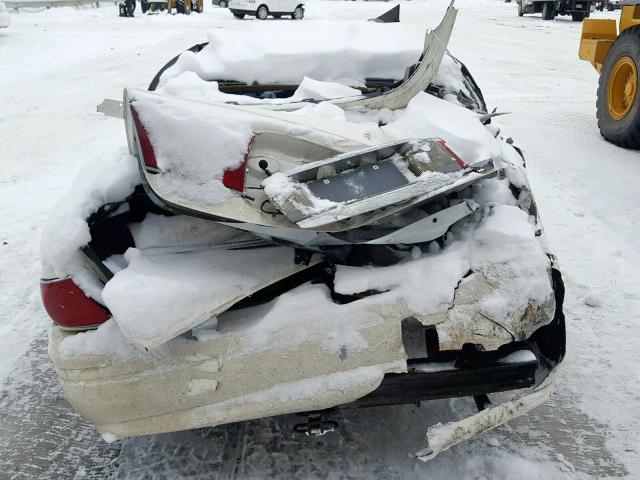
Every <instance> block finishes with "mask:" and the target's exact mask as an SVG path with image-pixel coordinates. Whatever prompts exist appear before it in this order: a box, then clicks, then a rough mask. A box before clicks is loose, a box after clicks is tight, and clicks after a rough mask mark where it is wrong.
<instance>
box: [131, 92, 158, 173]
mask: <svg viewBox="0 0 640 480" xmlns="http://www.w3.org/2000/svg"><path fill="white" fill-rule="evenodd" d="M129 108H130V109H131V116H132V117H133V124H134V125H135V127H136V134H137V135H138V143H139V144H140V154H141V155H142V161H143V162H144V164H145V165H146V166H147V167H150V168H156V169H157V168H158V162H157V161H156V154H155V152H154V151H153V145H151V140H149V134H148V133H147V129H146V128H144V125H143V124H142V122H141V121H140V116H139V115H138V112H137V111H136V109H135V108H134V107H133V105H129Z"/></svg>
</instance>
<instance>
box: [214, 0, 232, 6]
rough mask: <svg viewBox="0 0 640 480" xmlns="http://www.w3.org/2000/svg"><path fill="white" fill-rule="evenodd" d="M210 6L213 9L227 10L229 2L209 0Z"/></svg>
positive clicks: (225, 0)
mask: <svg viewBox="0 0 640 480" xmlns="http://www.w3.org/2000/svg"><path fill="white" fill-rule="evenodd" d="M211 5H213V6H214V7H215V6H218V7H220V8H227V7H228V6H229V0H211Z"/></svg>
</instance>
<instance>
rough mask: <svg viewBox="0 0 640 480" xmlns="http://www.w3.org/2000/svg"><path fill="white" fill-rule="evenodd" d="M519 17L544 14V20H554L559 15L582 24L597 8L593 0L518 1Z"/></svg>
mask: <svg viewBox="0 0 640 480" xmlns="http://www.w3.org/2000/svg"><path fill="white" fill-rule="evenodd" d="M517 2H518V15H519V16H520V17H522V16H523V15H524V14H525V13H542V19H543V20H553V19H554V18H555V17H557V16H558V15H571V19H572V20H573V21H574V22H581V21H582V20H584V19H585V18H587V17H589V15H590V13H591V10H592V9H594V8H595V4H594V2H592V0H553V1H549V0H517Z"/></svg>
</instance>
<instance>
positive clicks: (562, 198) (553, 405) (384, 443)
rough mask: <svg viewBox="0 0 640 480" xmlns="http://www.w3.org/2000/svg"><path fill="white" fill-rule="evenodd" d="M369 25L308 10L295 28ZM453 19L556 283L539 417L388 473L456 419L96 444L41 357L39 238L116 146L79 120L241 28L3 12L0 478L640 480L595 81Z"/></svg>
mask: <svg viewBox="0 0 640 480" xmlns="http://www.w3.org/2000/svg"><path fill="white" fill-rule="evenodd" d="M445 6H446V2H445V0H430V1H429V2H424V3H423V2H419V3H418V2H409V3H403V4H402V7H401V8H402V11H403V14H402V19H403V21H408V22H412V23H415V24H417V25H423V24H425V25H431V26H433V25H435V24H436V23H437V22H438V21H439V19H440V17H441V15H442V13H443V12H444V9H445ZM388 7H390V4H389V3H384V4H383V3H352V2H349V3H345V2H321V1H318V0H311V1H310V2H309V3H308V4H307V18H306V19H305V20H304V21H309V22H311V21H313V20H314V19H327V18H369V17H372V16H375V15H378V14H379V13H381V12H383V11H385V10H386V9H387V8H388ZM458 7H459V8H460V10H461V11H460V13H459V15H458V23H457V26H456V29H455V31H454V35H453V39H452V42H451V45H450V46H451V50H452V52H453V53H454V54H455V55H457V56H459V57H460V58H461V59H462V60H463V61H464V62H465V63H466V64H467V66H468V67H469V69H470V70H471V72H472V73H473V74H474V76H475V77H476V80H477V81H478V83H479V84H480V86H481V87H482V89H483V91H484V93H485V97H486V99H487V103H488V104H489V105H490V106H492V107H493V106H496V107H498V108H499V109H500V110H501V111H508V112H512V113H511V114H510V115H507V116H504V117H500V118H499V119H498V120H497V121H496V123H497V124H498V125H500V126H501V127H502V128H503V131H504V132H505V133H506V134H507V135H509V136H512V137H513V138H514V139H515V140H516V143H518V144H519V145H520V146H522V147H523V149H524V152H525V154H526V156H527V164H528V167H529V176H530V181H531V183H532V187H533V191H534V194H535V195H536V198H537V201H538V206H539V208H540V211H541V215H542V219H543V221H544V224H545V227H546V230H547V234H548V237H549V240H550V244H551V247H552V249H553V250H554V251H555V252H556V253H557V255H558V257H559V259H560V262H561V267H562V271H563V273H564V275H565V281H566V284H567V300H566V313H567V320H568V356H567V359H566V360H565V364H564V368H563V370H562V372H561V375H560V380H559V384H558V391H557V393H556V394H555V395H554V396H553V398H552V400H551V401H550V402H548V403H547V404H546V405H544V406H543V407H541V408H539V409H538V410H536V411H535V412H533V413H532V414H530V415H528V416H526V417H523V418H521V419H518V420H517V421H515V422H512V423H511V424H509V425H507V426H505V427H502V428H499V429H497V430H495V431H493V432H491V433H489V434H487V435H484V436H481V437H480V438H477V439H475V440H474V441H471V442H467V443H465V444H463V445H461V446H459V447H456V448H454V449H452V450H450V451H448V452H445V453H443V454H441V455H440V456H439V457H437V458H436V459H435V460H434V461H432V462H430V463H428V464H420V463H416V462H415V461H414V460H413V459H411V458H410V457H409V456H408V454H409V453H410V452H413V451H415V450H416V447H421V446H422V438H423V435H424V432H425V431H426V428H427V426H428V425H430V424H432V423H434V422H436V421H439V420H446V419H448V418H452V417H453V416H456V415H458V414H459V413H461V412H463V411H465V410H466V411H469V409H471V408H473V407H472V403H471V402H469V401H467V400H466V399H460V400H454V401H440V402H432V403H429V404H426V405H424V406H423V407H422V408H421V409H417V408H415V407H395V408H391V409H371V410H362V411H356V412H349V413H345V414H341V415H340V416H339V417H338V420H339V422H340V423H341V429H340V432H339V433H335V434H330V435H327V436H325V437H322V438H321V439H307V438H299V437H297V436H294V435H293V434H292V433H291V426H292V424H293V423H295V422H296V420H297V419H296V418H295V417H283V418H275V419H266V420H260V421H254V422H247V423H244V424H238V425H231V426H227V427H220V428H216V429H202V430H198V431H192V432H183V433H178V434H170V435H158V436H151V437H145V438H139V439H133V440H129V441H125V442H122V443H115V444H111V445H107V444H105V443H104V442H102V440H101V439H100V438H99V437H98V436H97V435H96V434H95V433H94V432H93V430H92V429H91V427H90V426H88V425H86V424H85V423H84V422H82V420H81V419H79V418H78V417H77V416H76V415H75V414H73V413H72V412H71V411H70V410H69V408H68V406H67V405H66V404H65V402H64V400H63V398H62V395H61V392H60V390H59V387H58V386H57V383H56V380H55V376H54V374H53V368H52V366H51V364H50V362H49V361H48V359H47V357H46V329H47V326H48V324H49V320H48V318H47V317H46V315H45V313H44V311H43V309H42V307H41V305H40V302H39V293H38V288H37V283H38V278H39V263H38V256H39V251H38V249H39V240H40V238H39V237H40V232H41V229H42V225H43V223H44V221H45V220H46V218H47V214H48V211H49V210H50V208H51V206H52V203H53V202H55V201H56V200H57V199H58V198H59V197H60V196H61V195H62V193H63V192H64V191H65V190H66V189H68V188H69V186H70V185H71V183H72V182H73V180H74V177H75V175H76V173H77V172H78V170H79V169H80V167H81V166H82V165H83V164H84V163H85V162H86V161H87V160H88V159H95V158H100V157H101V156H102V155H107V154H109V152H112V151H113V150H114V149H115V148H118V147H119V146H120V145H122V144H123V142H124V130H123V127H122V123H121V122H119V121H117V120H115V119H112V118H108V117H104V116H102V115H100V114H97V113H95V106H96V105H97V104H98V103H99V102H100V101H101V100H102V99H103V98H105V97H110V98H118V97H119V96H120V94H121V88H122V86H124V85H131V86H138V87H144V86H146V84H148V82H149V81H150V79H151V78H152V76H153V74H154V73H155V71H156V70H157V69H158V68H159V67H160V66H161V65H163V64H164V63H165V62H166V61H167V60H168V59H169V58H171V57H173V56H174V55H175V53H177V52H179V51H181V50H183V49H185V48H187V47H189V46H191V45H193V44H194V43H198V42H201V41H203V40H204V39H205V32H206V31H207V30H208V29H211V28H217V27H229V26H233V28H244V27H243V25H245V24H246V25H248V24H249V23H250V22H252V21H255V20H247V21H245V22H240V21H235V20H232V18H231V15H230V13H229V12H228V11H226V10H221V9H217V8H214V7H210V6H209V5H207V6H206V7H205V8H206V12H205V13H204V14H202V15H191V16H190V17H184V16H176V17H170V16H166V15H158V16H151V17H149V16H146V17H138V18H135V19H121V18H118V17H117V16H116V8H115V7H114V6H113V5H110V4H103V7H102V8H99V9H92V8H85V9H80V10H76V9H72V8H64V9H55V10H49V11H45V12H41V13H21V14H18V15H13V19H12V20H13V22H12V25H11V27H10V28H8V29H2V30H0V62H1V63H0V165H1V167H2V169H1V170H0V172H1V173H0V198H2V199H3V202H2V204H1V206H0V218H2V223H1V225H2V228H1V229H0V252H1V254H0V291H1V292H2V296H1V297H0V299H1V301H0V304H1V305H2V306H1V307H0V357H1V360H0V382H4V383H3V384H2V387H0V388H1V392H0V412H2V417H1V418H0V478H2V479H4V478H105V477H109V476H113V477H114V478H118V479H120V478H122V479H124V478H229V477H232V478H247V477H252V478H254V477H271V478H274V477H287V478H291V477H299V478H308V477H314V478H315V477H318V478H327V477H331V478H469V479H478V478H516V477H517V478H519V479H528V478H531V479H534V478H535V479H538V478H611V477H616V478H618V477H627V478H638V477H640V434H639V433H638V432H639V431H640V413H639V411H640V387H638V385H639V384H640V382H639V381H640V374H639V373H638V369H637V365H638V363H639V361H640V353H638V351H639V347H640V330H639V329H638V328H637V325H638V320H640V290H639V289H638V285H640V240H639V238H640V235H639V234H640V211H639V210H638V209H637V208H634V207H636V203H637V201H638V200H639V197H638V193H637V192H638V187H637V185H638V184H639V183H640V155H639V154H638V152H630V151H624V150H621V149H619V148H616V147H614V146H612V145H609V144H607V143H606V142H604V141H603V140H602V139H601V138H600V136H599V134H598V131H597V126H596V121H595V105H594V103H595V90H596V83H597V76H596V74H595V71H593V70H592V68H591V67H590V66H589V65H588V64H586V63H584V62H580V61H579V60H578V59H577V47H578V41H579V40H578V39H579V30H580V25H579V24H576V23H572V22H571V21H568V20H567V19H564V18H559V19H557V20H555V21H553V22H544V21H542V20H541V19H540V17H539V16H526V17H524V18H518V17H517V15H516V6H515V4H514V3H510V4H506V3H503V2H502V1H501V0H460V1H459V2H458ZM599 15H603V16H607V15H609V14H599V13H598V14H596V15H595V16H599ZM609 16H610V15H609ZM270 21H271V20H270ZM273 21H274V22H276V21H277V20H273ZM281 21H286V20H281ZM634 200H635V201H636V202H634ZM590 305H593V306H590Z"/></svg>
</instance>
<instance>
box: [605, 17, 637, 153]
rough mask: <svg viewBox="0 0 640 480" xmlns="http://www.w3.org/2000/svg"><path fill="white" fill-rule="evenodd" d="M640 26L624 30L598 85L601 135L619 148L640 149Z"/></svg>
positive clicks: (607, 60)
mask: <svg viewBox="0 0 640 480" xmlns="http://www.w3.org/2000/svg"><path fill="white" fill-rule="evenodd" d="M639 72H640V25H636V26H634V27H631V28H627V29H626V30H624V31H623V32H622V33H621V34H620V35H619V36H618V38H617V39H616V41H615V42H614V43H613V45H612V46H611V50H609V53H608V54H607V58H606V59H605V62H604V65H603V66H602V73H601V74H600V80H599V81H598V97H597V100H596V115H597V117H598V128H599V129H600V134H601V135H602V136H603V137H604V138H605V139H606V140H608V141H609V142H611V143H613V144H614V145H618V146H619V147H624V148H633V149H640V92H639V91H638V83H639V81H640V78H639Z"/></svg>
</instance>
